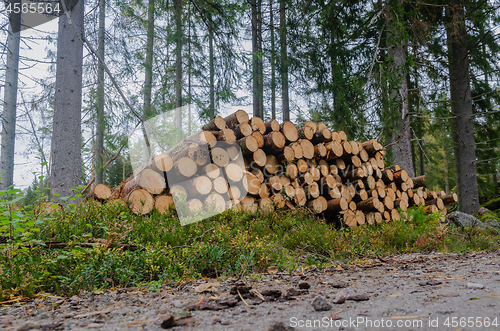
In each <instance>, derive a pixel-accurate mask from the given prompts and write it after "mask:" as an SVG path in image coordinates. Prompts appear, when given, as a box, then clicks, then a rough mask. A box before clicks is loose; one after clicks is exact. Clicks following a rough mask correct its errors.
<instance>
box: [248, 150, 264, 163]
mask: <svg viewBox="0 0 500 331" xmlns="http://www.w3.org/2000/svg"><path fill="white" fill-rule="evenodd" d="M251 161H253V162H255V164H256V165H257V166H259V167H263V166H265V165H266V161H267V155H266V153H265V152H264V151H263V150H262V149H258V150H256V151H255V152H254V153H253V154H252V158H251Z"/></svg>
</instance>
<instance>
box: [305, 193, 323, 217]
mask: <svg viewBox="0 0 500 331" xmlns="http://www.w3.org/2000/svg"><path fill="white" fill-rule="evenodd" d="M307 207H308V208H310V209H312V210H313V211H314V212H315V213H317V214H319V213H321V212H323V211H324V210H326V209H327V208H328V202H327V201H326V199H325V198H323V197H319V198H316V199H313V200H311V201H309V202H308V203H307Z"/></svg>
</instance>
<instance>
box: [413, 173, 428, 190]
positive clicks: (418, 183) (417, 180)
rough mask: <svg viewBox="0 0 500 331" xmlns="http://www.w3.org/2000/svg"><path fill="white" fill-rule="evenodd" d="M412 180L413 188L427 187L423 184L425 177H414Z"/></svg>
mask: <svg viewBox="0 0 500 331" xmlns="http://www.w3.org/2000/svg"><path fill="white" fill-rule="evenodd" d="M412 180H413V187H414V188H417V187H427V184H426V183H425V175H422V176H418V177H414V178H412Z"/></svg>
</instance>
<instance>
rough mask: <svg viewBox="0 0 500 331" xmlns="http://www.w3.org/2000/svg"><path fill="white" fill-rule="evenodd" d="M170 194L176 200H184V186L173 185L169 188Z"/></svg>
mask: <svg viewBox="0 0 500 331" xmlns="http://www.w3.org/2000/svg"><path fill="white" fill-rule="evenodd" d="M170 195H171V196H172V197H174V198H176V199H178V200H181V201H185V199H186V197H187V192H186V189H185V188H184V186H181V185H174V186H172V187H171V188H170Z"/></svg>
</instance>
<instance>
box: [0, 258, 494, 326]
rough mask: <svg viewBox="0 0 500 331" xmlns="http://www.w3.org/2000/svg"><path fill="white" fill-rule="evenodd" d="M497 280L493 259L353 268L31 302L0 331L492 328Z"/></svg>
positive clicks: (387, 261) (7, 310)
mask: <svg viewBox="0 0 500 331" xmlns="http://www.w3.org/2000/svg"><path fill="white" fill-rule="evenodd" d="M499 274H500V255H499V252H498V251H497V252H486V253H465V254H455V253H446V254H442V253H431V254H420V253H419V254H405V255H397V256H392V257H384V258H375V259H360V260H351V261H346V262H345V263H343V264H342V267H340V268H333V269H332V270H321V271H318V270H315V269H314V268H312V269H308V270H304V271H303V272H300V273H297V274H293V275H289V274H283V273H269V274H262V275H258V276H254V277H251V278H247V279H244V280H240V281H238V282H237V281H236V280H227V281H220V282H217V281H214V280H208V279H207V280H199V281H194V282H190V283H187V284H173V285H172V286H171V287H164V288H161V290H160V291H159V292H148V291H144V290H141V289H137V288H136V289H130V288H128V289H118V290H116V291H108V292H105V293H101V294H93V295H81V296H74V297H71V298H58V297H50V296H45V297H39V299H35V300H34V301H29V302H18V303H15V304H13V305H12V306H10V307H6V306H4V307H1V308H0V330H21V331H22V330H93V329H99V330H103V331H107V330H164V328H169V327H172V326H173V325H176V326H173V328H172V330H207V331H210V330H251V331H255V330H266V331H267V330H276V331H277V330H498V329H500V310H499V307H500V275H499ZM243 281H244V283H242V282H243ZM207 283H208V284H207ZM250 287H251V289H250ZM202 290H206V291H208V292H200V291H202ZM231 292H232V293H235V294H231ZM240 297H241V298H240ZM261 298H263V299H264V301H263V300H262V299H261ZM345 299H347V300H346V301H345V302H344V303H334V301H336V302H342V301H344V300H345ZM313 301H314V305H313V304H312V302H313ZM316 309H319V310H316ZM162 326H163V327H162Z"/></svg>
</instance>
